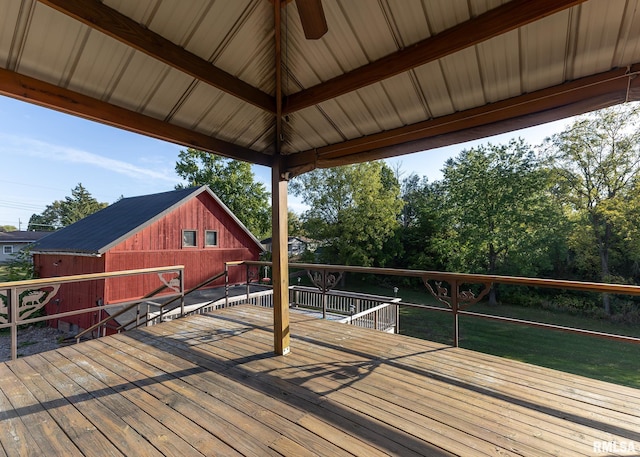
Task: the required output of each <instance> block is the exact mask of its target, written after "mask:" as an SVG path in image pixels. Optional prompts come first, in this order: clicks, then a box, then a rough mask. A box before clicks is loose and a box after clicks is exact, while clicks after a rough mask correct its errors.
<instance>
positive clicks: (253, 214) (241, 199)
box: [176, 148, 271, 238]
mask: <svg viewBox="0 0 640 457" xmlns="http://www.w3.org/2000/svg"><path fill="white" fill-rule="evenodd" d="M178 158H179V160H178V162H177V163H176V173H178V176H180V177H181V178H182V179H184V180H185V181H187V184H185V185H182V184H179V185H177V186H176V189H183V188H185V187H192V186H202V185H207V186H209V188H210V189H211V190H212V191H213V193H215V194H216V195H217V196H218V198H220V200H222V202H223V203H224V204H225V205H227V207H228V208H229V209H230V210H231V212H232V213H233V214H235V215H236V217H237V218H238V219H240V221H242V223H243V224H244V225H245V226H246V227H247V228H248V229H249V230H250V231H251V232H252V233H253V234H254V235H255V236H257V237H258V238H262V237H265V236H268V235H269V234H270V233H271V206H270V205H269V192H267V190H266V188H265V186H264V184H262V183H260V182H257V181H255V176H254V174H253V171H252V170H251V164H249V163H247V162H240V161H238V160H231V159H227V158H225V157H221V156H217V155H215V154H210V153H208V152H204V151H199V150H197V149H192V148H189V149H187V150H186V151H180V154H179V156H178Z"/></svg>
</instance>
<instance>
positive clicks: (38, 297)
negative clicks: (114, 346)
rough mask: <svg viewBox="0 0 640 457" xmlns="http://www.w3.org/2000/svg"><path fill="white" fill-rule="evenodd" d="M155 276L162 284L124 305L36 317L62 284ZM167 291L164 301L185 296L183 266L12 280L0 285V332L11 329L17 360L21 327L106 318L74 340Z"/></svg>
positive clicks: (104, 306)
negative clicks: (167, 276) (86, 317)
mask: <svg viewBox="0 0 640 457" xmlns="http://www.w3.org/2000/svg"><path fill="white" fill-rule="evenodd" d="M171 273H173V274H175V275H176V277H175V278H173V279H172V280H171V281H165V280H164V276H163V275H165V274H171ZM149 274H156V275H157V276H158V278H159V279H158V283H160V284H162V285H160V286H159V287H158V288H157V289H155V290H153V291H151V292H149V293H147V294H146V295H144V296H142V297H139V298H136V299H134V300H129V301H126V302H118V303H114V304H101V305H97V304H93V303H92V304H91V305H90V306H87V307H85V308H82V309H76V310H72V311H66V312H61V313H53V314H47V315H43V316H42V315H38V314H39V312H40V311H41V310H42V309H43V308H44V307H45V306H46V305H47V304H48V303H52V302H53V303H55V300H56V298H55V297H56V296H57V294H58V291H59V289H60V287H61V286H62V285H63V284H70V283H78V282H86V281H100V280H105V279H108V278H116V277H124V276H139V275H149ZM166 288H171V289H173V290H174V291H175V293H170V294H166V295H164V296H163V297H164V298H176V299H182V297H183V296H184V266H182V265H176V266H169V267H159V268H142V269H136V270H125V271H117V272H109V273H94V274H86V275H74V276H61V277H57V278H43V279H32V280H26V281H13V282H3V283H0V329H3V328H10V329H11V358H12V359H16V358H17V356H18V355H17V348H18V327H19V326H21V325H30V324H35V323H38V322H45V321H50V320H56V319H63V318H65V317H70V316H77V315H81V314H86V313H95V312H98V313H99V315H106V317H105V318H104V319H102V318H100V319H99V320H100V322H99V323H98V324H96V325H94V326H92V327H91V328H89V329H86V330H83V331H82V332H81V333H80V334H78V335H76V338H80V337H81V336H82V335H84V334H86V333H87V332H90V331H92V330H96V329H98V331H99V329H100V327H103V328H104V325H105V323H106V322H107V321H110V320H113V319H114V318H115V317H117V315H119V314H122V312H124V311H125V310H127V309H131V308H133V307H135V306H137V304H138V303H140V302H142V301H144V300H147V299H149V298H150V297H151V296H153V295H156V294H157V293H159V292H161V291H162V290H164V289H166ZM116 308H117V309H119V311H118V312H116V313H114V314H108V313H107V310H110V309H116Z"/></svg>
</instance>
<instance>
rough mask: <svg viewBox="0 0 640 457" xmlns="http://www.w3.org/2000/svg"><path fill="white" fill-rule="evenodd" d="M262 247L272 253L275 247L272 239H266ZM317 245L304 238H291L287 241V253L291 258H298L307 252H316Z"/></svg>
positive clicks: (262, 242)
mask: <svg viewBox="0 0 640 457" xmlns="http://www.w3.org/2000/svg"><path fill="white" fill-rule="evenodd" d="M260 243H261V244H262V247H263V248H264V249H265V250H266V251H269V252H271V249H272V246H273V240H272V238H265V239H264V240H262V241H261V242H260ZM316 248H317V243H315V242H314V241H313V240H311V239H309V238H307V237H304V236H290V237H289V239H288V241H287V251H288V253H289V257H296V256H299V255H301V254H302V253H304V252H305V251H315V250H316Z"/></svg>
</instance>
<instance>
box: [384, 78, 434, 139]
mask: <svg viewBox="0 0 640 457" xmlns="http://www.w3.org/2000/svg"><path fill="white" fill-rule="evenodd" d="M380 84H381V85H382V87H384V90H385V92H386V94H387V95H388V98H389V100H390V101H391V102H392V103H393V108H394V111H395V113H396V115H397V116H398V120H399V124H400V125H409V124H414V123H416V122H420V121H422V120H424V119H429V118H430V117H431V113H430V112H429V110H428V107H427V103H426V100H425V94H424V93H423V92H422V90H421V89H420V85H419V83H418V79H417V77H416V76H415V73H414V72H413V71H410V72H407V73H403V74H401V75H397V76H394V77H393V78H389V79H387V80H385V81H383V82H381V83H380ZM400 125H398V126H400Z"/></svg>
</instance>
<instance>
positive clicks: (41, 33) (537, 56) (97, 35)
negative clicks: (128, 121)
mask: <svg viewBox="0 0 640 457" xmlns="http://www.w3.org/2000/svg"><path fill="white" fill-rule="evenodd" d="M273 1H274V0H233V1H212V0H179V1H178V0H137V1H135V2H131V1H127V0H105V1H104V2H103V3H95V4H94V3H93V1H92V2H88V3H87V4H86V5H89V6H90V5H97V6H98V9H99V10H100V14H103V13H104V18H106V23H107V24H115V23H116V22H117V21H119V20H121V19H122V18H124V20H126V21H131V22H125V23H118V25H113V26H112V27H113V28H112V30H111V32H110V33H111V34H113V33H116V34H117V33H120V34H121V36H120V38H119V39H116V38H114V37H113V36H110V35H108V34H105V33H104V32H103V31H99V30H93V29H92V27H93V22H97V21H93V22H92V20H87V21H85V22H82V21H81V20H78V18H75V17H72V16H73V14H72V13H70V14H64V13H63V12H59V11H57V10H55V9H53V8H51V7H49V6H47V5H46V4H48V3H51V4H53V5H54V6H56V7H57V8H61V9H64V8H67V5H68V3H67V2H66V1H65V0H47V1H45V0H42V1H41V2H38V1H33V0H0V10H2V11H3V15H2V17H0V66H2V68H4V69H7V70H10V71H11V72H15V74H17V75H26V76H29V77H33V78H36V79H37V80H39V81H44V82H46V83H50V84H53V85H55V86H59V87H61V88H64V89H69V90H71V91H73V92H74V93H78V94H82V95H88V96H90V97H92V98H94V99H96V100H99V101H103V102H107V103H109V104H113V105H115V106H118V107H123V108H126V109H128V110H130V111H132V112H135V113H139V114H142V115H144V116H148V117H150V118H153V119H156V120H159V121H161V122H165V123H168V124H170V125H175V126H179V127H181V128H183V129H186V131H187V132H188V131H193V132H195V133H197V134H202V135H204V136H208V137H213V138H215V139H217V140H222V141H224V142H228V143H230V144H233V145H237V146H239V147H241V148H246V149H247V150H251V151H256V153H257V154H258V155H259V154H262V153H266V154H273V152H274V150H275V144H274V143H275V136H276V126H275V122H274V119H275V116H274V110H275V101H273V107H272V108H267V109H265V106H264V105H263V106H260V103H259V102H257V103H255V102H249V103H248V102H247V101H245V100H242V99H241V98H238V97H237V96H236V95H233V91H228V90H226V88H224V87H223V88H222V89H221V88H220V86H217V85H216V84H215V83H214V84H210V83H208V82H206V81H204V80H202V79H203V78H201V77H198V76H194V75H193V74H190V73H189V72H188V71H185V70H184V68H182V67H181V66H180V63H178V64H177V65H175V64H174V63H173V61H175V60H176V59H177V58H178V60H179V58H180V57H185V56H178V57H176V56H177V51H176V50H171V49H169V48H168V47H167V46H164V45H163V44H162V43H160V44H159V45H157V46H158V48H156V49H159V51H157V52H159V53H160V54H162V56H161V57H162V58H160V56H159V55H149V53H148V52H146V51H143V50H141V49H139V46H138V45H136V39H146V40H147V42H148V43H150V46H155V45H156V44H157V43H156V42H155V41H154V40H155V38H154V36H157V37H159V38H162V39H166V40H169V41H170V42H171V43H172V44H174V45H177V46H178V47H179V48H178V49H180V48H181V49H182V50H184V51H187V52H188V53H190V54H189V55H187V56H186V57H187V58H191V57H194V58H197V59H199V60H201V62H202V64H203V65H209V66H210V68H211V69H214V67H215V69H217V70H222V71H223V72H226V74H228V75H230V76H231V77H232V78H237V80H238V81H239V82H242V83H246V84H248V85H249V86H251V87H252V88H253V89H257V90H258V91H259V92H260V93H262V94H263V95H264V96H265V97H267V99H268V97H271V98H273V97H275V95H276V80H275V76H274V75H275V67H274V65H275V49H276V47H275V41H274V33H275V32H274V11H273ZM639 2H640V0H606V1H603V0H588V1H585V2H583V3H580V2H576V3H579V4H576V6H573V7H569V8H565V9H562V10H561V11H557V12H554V13H553V14H550V15H546V17H541V18H535V20H533V22H530V21H529V22H527V21H526V20H525V21H523V25H520V26H518V27H516V28H515V29H514V30H505V32H504V33H500V34H497V36H494V37H492V38H488V39H484V40H480V41H479V42H477V43H476V42H471V43H470V44H469V45H464V46H462V48H461V49H459V50H456V51H455V52H444V53H443V55H442V56H440V57H438V58H436V59H434V60H432V61H429V62H427V63H423V64H420V65H417V66H411V67H410V68H408V69H403V70H401V71H400V72H399V74H390V75H387V76H385V75H382V74H381V75H380V80H379V81H374V82H373V83H371V84H366V85H365V86H364V87H354V88H349V87H348V88H347V89H346V90H344V91H342V93H340V94H339V95H337V96H330V97H329V98H328V99H326V100H325V99H323V98H322V97H320V98H317V101H313V102H312V103H311V106H306V107H302V108H301V109H295V110H294V111H293V112H289V113H287V118H286V121H285V122H284V123H283V130H282V138H283V140H284V143H283V145H282V152H283V153H284V154H293V155H295V154H297V153H299V152H301V151H306V152H309V151H314V150H316V149H318V150H320V149H322V148H326V147H335V146H337V145H340V144H341V143H344V142H347V143H346V144H351V143H349V142H353V141H360V139H362V140H363V141H366V138H367V137H368V136H371V135H379V134H383V133H385V132H391V133H389V137H390V138H392V137H393V136H394V132H395V130H396V129H400V128H403V127H406V126H412V125H418V124H420V123H423V122H425V121H429V120H434V121H438V120H439V119H443V122H445V123H446V122H448V120H447V116H451V115H454V114H455V113H464V112H465V111H467V110H473V109H476V108H479V107H484V106H489V104H492V103H496V102H500V101H503V100H509V99H513V98H515V97H519V96H522V95H523V94H529V93H534V92H536V91H540V90H542V89H546V88H550V87H555V88H556V89H557V88H559V87H560V88H561V85H562V84H564V83H567V82H571V81H575V80H578V79H580V78H583V77H587V76H590V75H596V74H599V73H603V72H609V71H611V70H613V69H615V68H619V67H623V68H624V67H626V66H632V65H638V64H640V7H639V6H640V3H639ZM71 3H76V4H77V2H71ZM322 4H323V6H324V11H325V15H326V18H327V23H328V27H329V31H328V33H327V34H326V35H325V36H324V37H322V38H321V39H320V40H307V39H305V38H304V34H303V32H302V26H301V23H300V19H299V17H298V14H297V8H296V4H295V2H291V3H287V4H286V6H285V7H284V8H283V9H282V42H281V47H282V65H283V77H282V84H281V86H282V92H283V96H284V97H285V99H284V101H285V105H286V103H287V100H288V97H289V96H292V95H294V94H297V95H300V94H304V95H306V94H307V93H308V91H309V90H313V89H314V88H316V87H325V86H319V85H320V84H323V83H324V84H328V83H327V81H331V80H332V79H333V78H339V77H342V76H343V75H345V74H347V75H348V74H349V72H352V71H360V70H362V68H363V67H364V66H366V65H368V64H371V63H375V62H377V61H379V60H380V59H384V58H387V57H389V56H393V55H394V54H395V53H398V52H400V51H403V50H411V49H412V47H415V46H421V45H422V44H423V43H425V40H429V39H433V38H437V37H438V36H440V35H438V34H443V33H446V32H447V31H449V30H451V29H452V28H455V27H460V26H463V27H465V26H469V27H468V28H465V29H463V32H462V34H461V35H460V36H452V37H453V38H452V39H455V40H462V42H464V40H465V39H466V36H465V35H464V34H465V33H466V34H469V33H471V32H474V31H475V29H474V28H473V21H474V20H475V19H477V18H478V17H482V15H483V14H485V13H487V12H489V13H493V12H496V11H502V10H505V8H506V7H509V5H511V4H514V5H516V4H517V5H520V7H519V8H520V9H519V10H518V9H514V10H513V11H512V12H510V13H506V14H511V15H514V14H522V13H521V10H522V8H529V9H535V8H542V7H541V6H540V5H541V4H544V5H545V6H544V8H552V6H553V2H549V1H546V2H529V3H522V2H521V1H518V0H514V1H512V2H508V1H504V0H502V1H500V0H482V1H480V0H478V1H473V2H468V1H467V0H358V1H347V0H322ZM89 6H87V8H88V7H89ZM81 7H82V6H81ZM92 8H93V6H92ZM514 11H515V12H514ZM518 11H520V12H518ZM501 14H502V13H501ZM541 16H545V15H544V14H541ZM94 19H95V18H94ZM109 21H111V22H109ZM89 23H91V24H92V27H90V26H89V25H87V24H89ZM123 24H124V25H123ZM138 26H139V27H140V29H139V30H138V29H137V28H136V27H138ZM108 27H109V25H107V28H108ZM147 32H152V33H153V34H156V35H151V36H144V34H145V33H147ZM123 37H124V38H123ZM123 41H129V43H127V44H125V43H123ZM156 41H157V40H156ZM429 49H430V48H429V47H426V48H425V51H424V52H427V51H429ZM165 53H166V55H165ZM190 56H191V57H190ZM172 59H173V60H172ZM203 68H204V67H203ZM634 68H635V67H634ZM383 70H386V69H383ZM380 71H381V70H380V69H377V70H375V72H380ZM634 71H636V70H634ZM363 74H364V73H363ZM366 76H367V77H368V76H369V75H366ZM616 77H619V75H617V74H616ZM630 81H631V80H630ZM224 84H225V83H222V85H223V86H224ZM333 87H335V85H334V86H333ZM634 87H635V86H634ZM12 90H13V92H11V91H12ZM244 90H245V89H240V92H243V91H244ZM557 90H560V89H557ZM0 91H2V87H1V85H0ZM319 91H320V92H322V90H321V89H319ZM5 92H8V93H10V94H11V95H13V96H17V97H22V98H24V95H23V94H21V93H16V91H15V89H11V90H6V91H5ZM18 92H19V91H18ZM635 93H636V92H635V89H634V90H633V91H631V92H630V94H631V95H632V97H638V96H637V95H634V94H635ZM248 97H249V98H251V96H250V95H249V96H248ZM59 98H64V97H63V96H61V97H59ZM613 98H615V100H613ZM619 98H620V96H619V95H616V96H615V97H613V96H612V103H613V102H617V101H620V100H618V99H619ZM42 103H45V104H48V105H49V106H51V105H55V103H56V102H55V101H54V102H51V101H50V100H48V99H47V100H46V101H45V102H42ZM561 103H562V102H558V106H560V105H561ZM598 103H599V104H600V105H602V103H603V102H602V101H599V102H598ZM587 108H588V107H587ZM547 109H548V108H547ZM576 109H578V108H576ZM67 110H69V109H67ZM543 111H544V109H543ZM105 116H106V115H105ZM113 116H115V115H112V117H113ZM90 117H91V116H90ZM94 117H95V116H94ZM487 122H494V121H493V120H491V121H487ZM112 123H113V122H112ZM144 129H145V127H144V125H142V126H140V125H139V126H138V128H134V130H136V131H144ZM156 130H157V129H156ZM150 133H151V134H155V135H156V136H162V135H159V134H157V133H154V131H150ZM479 134H481V133H479ZM451 141H455V138H452V140H451ZM199 142H200V143H201V142H202V141H201V140H197V141H196V140H195V139H194V140H193V145H198V144H199ZM408 149H411V147H408ZM226 155H229V154H228V153H227V154H226ZM231 155H232V154H231ZM258 155H256V158H258V157H259V156H258ZM309 157H313V154H312V155H310V156H309ZM354 157H355V156H354ZM260 160H262V162H263V163H266V162H268V160H266V159H264V158H263V159H260ZM301 160H302V159H301ZM304 160H307V161H308V159H304ZM345 160H347V159H345ZM353 160H356V161H357V160H364V159H362V158H360V159H357V158H354V159H353ZM315 165H317V163H316V164H311V165H309V166H311V167H312V166H315ZM309 166H307V169H308V168H309Z"/></svg>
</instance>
